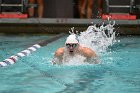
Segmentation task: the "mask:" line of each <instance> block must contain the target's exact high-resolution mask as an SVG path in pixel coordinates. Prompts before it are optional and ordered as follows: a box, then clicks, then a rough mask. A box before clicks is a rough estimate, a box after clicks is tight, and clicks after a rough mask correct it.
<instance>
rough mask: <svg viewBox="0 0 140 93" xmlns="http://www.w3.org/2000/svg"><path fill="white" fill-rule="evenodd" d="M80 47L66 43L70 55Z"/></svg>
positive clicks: (76, 44)
mask: <svg viewBox="0 0 140 93" xmlns="http://www.w3.org/2000/svg"><path fill="white" fill-rule="evenodd" d="M78 46H79V44H78V43H66V48H67V49H68V51H69V52H70V53H73V52H74V51H75V50H76V49H77V48H78Z"/></svg>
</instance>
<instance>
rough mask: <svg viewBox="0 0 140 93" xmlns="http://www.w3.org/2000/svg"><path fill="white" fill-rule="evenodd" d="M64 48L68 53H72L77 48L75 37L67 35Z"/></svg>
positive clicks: (77, 41)
mask: <svg viewBox="0 0 140 93" xmlns="http://www.w3.org/2000/svg"><path fill="white" fill-rule="evenodd" d="M65 46H66V48H67V50H68V51H69V53H74V51H75V50H76V49H77V47H78V46H79V40H78V39H77V37H76V35H74V34H72V35H69V36H68V37H67V39H66V42H65Z"/></svg>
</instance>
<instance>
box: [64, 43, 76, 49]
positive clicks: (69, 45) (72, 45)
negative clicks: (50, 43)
mask: <svg viewBox="0 0 140 93" xmlns="http://www.w3.org/2000/svg"><path fill="white" fill-rule="evenodd" d="M77 46H78V43H74V44H70V43H67V44H66V47H67V48H70V47H72V48H76V47H77Z"/></svg>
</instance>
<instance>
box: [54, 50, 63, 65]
mask: <svg viewBox="0 0 140 93" xmlns="http://www.w3.org/2000/svg"><path fill="white" fill-rule="evenodd" d="M63 53H64V48H59V49H57V51H56V52H55V54H54V58H53V60H52V64H53V65H55V64H60V63H62V56H63Z"/></svg>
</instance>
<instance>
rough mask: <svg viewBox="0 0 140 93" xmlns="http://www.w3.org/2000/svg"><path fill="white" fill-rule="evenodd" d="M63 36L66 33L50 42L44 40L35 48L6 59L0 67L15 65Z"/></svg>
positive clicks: (49, 40) (32, 47) (0, 63)
mask: <svg viewBox="0 0 140 93" xmlns="http://www.w3.org/2000/svg"><path fill="white" fill-rule="evenodd" d="M63 36H65V34H64V33H61V34H58V35H56V36H54V37H52V38H50V39H48V40H42V41H40V42H38V43H37V44H34V45H33V46H31V47H29V48H27V49H25V50H23V51H21V52H19V53H17V54H15V55H12V56H10V57H9V58H6V59H5V60H3V61H1V62H0V67H6V66H9V65H13V64H14V63H16V62H17V60H19V59H20V58H22V57H24V56H27V55H29V54H31V53H32V52H35V51H36V50H38V49H39V48H41V47H43V46H45V45H47V44H49V43H51V42H53V41H55V40H58V39H59V38H62V37H63Z"/></svg>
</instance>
